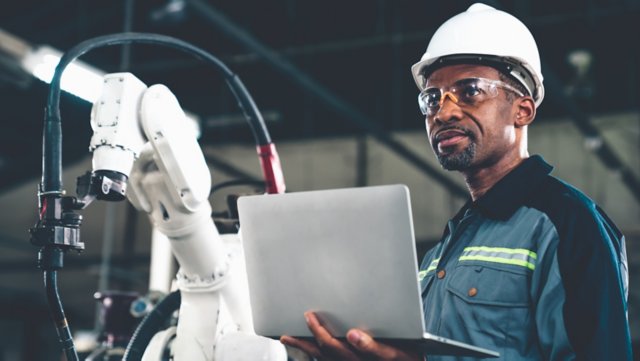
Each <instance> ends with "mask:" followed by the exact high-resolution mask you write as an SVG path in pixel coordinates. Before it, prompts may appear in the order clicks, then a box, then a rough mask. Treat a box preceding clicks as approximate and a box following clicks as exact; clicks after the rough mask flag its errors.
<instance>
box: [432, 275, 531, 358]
mask: <svg viewBox="0 0 640 361" xmlns="http://www.w3.org/2000/svg"><path fill="white" fill-rule="evenodd" d="M515 267H517V266H514V268H515ZM450 276H451V277H450V278H449V281H448V283H447V284H446V286H445V287H446V290H447V291H446V293H447V294H448V295H447V301H446V302H445V304H444V306H443V316H442V317H443V319H447V320H448V321H447V322H444V321H443V324H442V331H443V334H448V335H451V336H452V337H451V338H455V337H459V338H461V339H465V340H467V341H469V342H470V343H472V344H475V345H484V346H485V347H487V348H490V349H493V350H497V351H499V352H501V353H504V352H506V350H507V349H508V348H509V347H510V346H509V345H512V346H513V345H515V344H518V343H519V342H520V341H519V340H523V339H526V337H527V335H529V333H530V328H531V324H532V311H531V307H530V306H529V305H530V302H529V300H530V297H529V291H528V290H529V282H530V281H529V279H530V276H529V275H528V270H527V269H524V268H523V269H522V270H520V269H510V268H507V267H504V268H502V267H500V266H492V265H488V266H487V265H482V264H464V265H460V264H459V265H457V266H456V267H455V268H454V269H453V272H451V274H450ZM454 336H455V337H454ZM505 359H508V358H505Z"/></svg>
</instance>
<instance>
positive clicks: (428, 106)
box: [418, 78, 524, 117]
mask: <svg viewBox="0 0 640 361" xmlns="http://www.w3.org/2000/svg"><path fill="white" fill-rule="evenodd" d="M498 88H502V89H505V90H508V91H511V92H513V93H515V94H517V95H518V96H524V94H522V92H521V91H519V90H518V89H516V88H514V87H512V86H511V85H509V84H507V83H505V82H502V81H500V80H493V79H486V78H465V79H460V80H458V81H456V82H455V83H453V85H450V86H448V87H444V88H427V89H425V90H423V91H422V92H420V94H419V95H418V105H419V106H420V110H421V111H422V114H424V115H426V116H428V117H431V116H434V115H435V114H436V113H437V112H438V110H439V109H440V107H442V104H443V103H444V100H445V99H446V98H447V97H449V99H451V101H452V102H454V103H455V104H458V105H459V106H470V107H475V106H478V105H480V104H481V103H482V102H484V101H485V100H487V99H491V98H495V97H496V96H498Z"/></svg>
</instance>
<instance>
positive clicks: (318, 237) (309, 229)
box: [238, 185, 499, 357]
mask: <svg viewBox="0 0 640 361" xmlns="http://www.w3.org/2000/svg"><path fill="white" fill-rule="evenodd" d="M238 211H239V215H240V233H241V236H242V239H243V244H244V252H245V259H246V267H247V275H248V281H249V294H250V303H251V309H252V314H253V322H254V327H255V331H256V333H257V334H259V335H262V336H267V337H276V338H277V337H279V336H281V335H289V336H294V337H301V338H305V337H312V334H311V332H310V331H309V329H308V328H307V325H306V323H305V320H304V315H303V314H304V312H305V311H309V310H311V311H314V312H316V314H317V315H318V318H319V319H320V320H321V322H322V323H323V325H324V326H325V327H326V328H327V329H328V330H329V331H330V332H331V334H332V335H334V336H335V337H339V338H340V337H345V336H346V333H347V331H348V330H349V329H351V328H354V327H357V328H361V329H363V330H365V331H367V332H368V333H370V334H371V335H372V336H373V337H375V338H377V339H380V340H392V341H399V342H401V343H402V342H413V343H417V344H416V345H414V346H419V347H420V348H421V349H422V350H423V351H424V353H425V354H432V355H456V356H472V357H498V356H499V354H498V353H496V352H493V351H491V350H486V349H483V348H480V347H475V346H472V345H467V344H464V343H462V342H458V341H455V340H450V339H446V338H444V337H439V336H437V335H433V334H430V333H427V332H425V330H424V315H423V308H422V297H421V292H420V284H419V281H418V265H417V260H416V259H417V256H416V247H415V239H414V232H413V222H412V217H411V204H410V200H409V189H408V188H407V187H406V186H404V185H386V186H375V187H362V188H346V189H332V190H321V191H310V192H296V193H287V194H276V195H258V196H245V197H240V198H239V200H238Z"/></svg>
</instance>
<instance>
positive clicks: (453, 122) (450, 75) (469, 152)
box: [426, 65, 517, 171]
mask: <svg viewBox="0 0 640 361" xmlns="http://www.w3.org/2000/svg"><path fill="white" fill-rule="evenodd" d="M467 78H485V79H491V80H500V78H499V73H498V71H497V70H495V69H493V68H491V67H487V66H480V65H451V66H447V67H444V68H440V69H438V70H436V71H435V72H433V73H432V74H431V75H430V76H429V78H428V79H427V88H432V87H435V88H443V89H445V90H446V89H447V88H448V87H450V86H451V85H453V84H454V83H457V82H459V81H461V80H463V79H467ZM463 82H464V81H463ZM498 92H499V93H498V94H497V96H495V97H493V98H490V99H486V100H484V101H482V102H481V103H479V104H475V105H468V104H463V103H462V102H458V103H457V104H456V102H455V101H453V100H452V98H451V97H450V96H448V95H446V93H444V92H443V95H442V98H443V99H444V100H443V101H442V102H441V103H440V104H441V105H440V107H439V108H438V109H437V111H435V112H434V113H433V114H429V115H427V117H426V126H427V134H428V136H429V142H430V143H431V147H432V148H433V150H434V152H435V154H436V156H437V157H438V161H439V162H440V164H441V165H442V167H443V168H445V169H448V170H460V171H465V170H469V169H472V168H482V167H487V166H490V165H491V164H494V163H495V162H497V161H498V160H499V159H501V158H502V157H503V156H505V155H506V154H507V153H509V152H513V151H516V150H517V144H516V143H517V142H516V132H515V126H514V121H513V119H514V118H515V112H516V109H515V107H514V106H513V104H512V102H510V101H509V100H508V99H507V97H506V93H505V92H506V91H505V90H504V89H499V90H498Z"/></svg>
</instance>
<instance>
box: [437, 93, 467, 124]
mask: <svg viewBox="0 0 640 361" xmlns="http://www.w3.org/2000/svg"><path fill="white" fill-rule="evenodd" d="M447 99H449V100H450V101H447ZM460 118H462V110H461V108H460V107H459V106H458V97H456V95H455V94H453V93H451V92H445V93H444V94H442V97H441V98H440V107H439V108H438V112H437V113H436V114H435V116H434V121H435V122H437V123H445V122H450V121H454V120H460Z"/></svg>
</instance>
